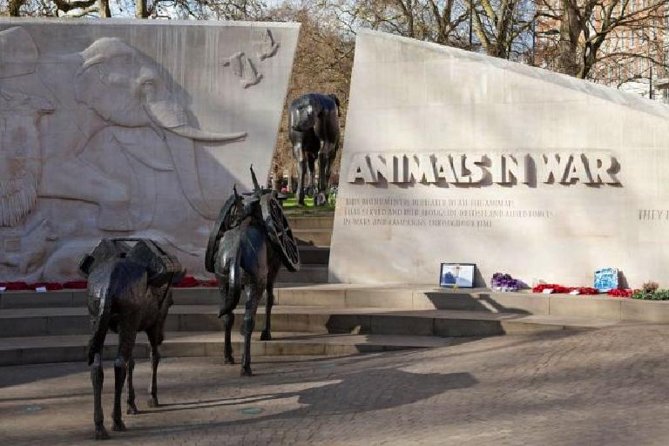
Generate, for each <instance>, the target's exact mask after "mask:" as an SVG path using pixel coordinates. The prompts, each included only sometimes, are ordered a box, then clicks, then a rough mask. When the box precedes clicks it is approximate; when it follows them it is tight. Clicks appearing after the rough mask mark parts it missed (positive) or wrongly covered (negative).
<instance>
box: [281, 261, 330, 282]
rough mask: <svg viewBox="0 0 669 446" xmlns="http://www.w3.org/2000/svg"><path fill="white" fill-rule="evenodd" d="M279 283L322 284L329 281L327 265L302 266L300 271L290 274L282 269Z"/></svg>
mask: <svg viewBox="0 0 669 446" xmlns="http://www.w3.org/2000/svg"><path fill="white" fill-rule="evenodd" d="M277 281H278V282H292V283H308V284H322V283H327V281H328V266H327V265H304V264H303V265H302V266H301V267H300V270H299V271H295V272H290V271H288V270H286V269H285V268H281V270H280V271H279V276H278V277H277Z"/></svg>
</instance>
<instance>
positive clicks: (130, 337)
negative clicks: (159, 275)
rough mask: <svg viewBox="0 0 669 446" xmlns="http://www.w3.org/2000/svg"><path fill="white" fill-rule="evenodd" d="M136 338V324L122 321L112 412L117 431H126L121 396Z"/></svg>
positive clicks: (115, 361) (115, 363)
mask: <svg viewBox="0 0 669 446" xmlns="http://www.w3.org/2000/svg"><path fill="white" fill-rule="evenodd" d="M136 336H137V330H136V329H135V324H134V323H132V322H131V321H127V320H126V321H121V324H120V327H119V348H118V354H117V356H116V359H115V360H114V411H113V412H112V419H113V421H114V425H113V426H112V429H113V430H115V431H124V430H126V428H125V424H123V417H122V416H121V395H122V393H123V385H124V384H125V377H126V374H127V370H128V361H129V360H130V358H132V349H133V348H134V347H135V338H136Z"/></svg>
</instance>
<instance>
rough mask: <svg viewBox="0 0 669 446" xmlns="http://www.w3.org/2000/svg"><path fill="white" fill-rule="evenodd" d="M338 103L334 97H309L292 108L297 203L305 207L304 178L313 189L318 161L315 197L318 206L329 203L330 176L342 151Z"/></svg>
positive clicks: (318, 95)
mask: <svg viewBox="0 0 669 446" xmlns="http://www.w3.org/2000/svg"><path fill="white" fill-rule="evenodd" d="M339 107H340V103H339V99H338V98H337V96H335V95H334V94H329V95H323V94H317V93H310V94H305V95H303V96H300V97H299V98H297V99H295V100H294V101H293V102H291V104H290V108H289V113H290V118H289V119H290V123H289V126H290V129H289V130H290V132H289V137H290V142H291V143H292V145H293V156H294V157H295V160H296V161H297V175H298V184H297V202H298V203H299V204H301V205H304V194H305V191H304V188H305V175H306V174H307V172H308V173H309V187H310V188H311V189H312V190H313V188H314V170H315V169H314V167H315V163H316V159H318V185H317V189H316V191H315V193H314V202H315V203H316V205H323V204H325V203H326V202H327V193H328V190H327V188H328V186H329V183H330V172H331V169H332V164H333V163H334V160H335V157H336V155H337V150H339V115H340V113H339Z"/></svg>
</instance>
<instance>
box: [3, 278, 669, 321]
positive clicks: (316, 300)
mask: <svg viewBox="0 0 669 446" xmlns="http://www.w3.org/2000/svg"><path fill="white" fill-rule="evenodd" d="M320 274H323V275H324V274H325V269H324V268H323V269H322V272H321V273H320ZM294 278H295V276H294V274H292V273H282V276H281V278H280V279H281V280H280V283H278V284H277V287H276V289H275V295H276V304H278V305H281V306H305V305H306V306H321V307H327V308H337V309H341V308H397V309H404V310H434V309H444V310H464V311H478V312H482V313H515V314H535V315H546V316H556V317H568V318H572V317H573V318H586V319H587V318H594V319H605V320H613V321H620V320H622V321H647V322H660V323H665V322H667V323H669V301H668V302H654V301H639V300H634V299H626V298H614V297H609V296H570V295H564V294H550V295H545V294H533V293H528V292H519V293H500V292H491V291H490V290H485V289H473V290H468V291H464V290H462V289H461V290H448V289H444V288H438V287H433V286H429V285H425V286H409V285H398V284H388V285H385V286H378V285H350V284H322V285H311V284H308V283H297V282H296V281H294V280H293V279H294ZM174 300H175V303H177V304H187V305H199V304H203V305H218V303H219V302H220V297H219V292H218V289H216V288H175V289H174ZM85 305H86V292H85V291H83V290H75V291H50V292H47V293H36V292H5V293H4V294H3V293H0V309H10V308H43V307H72V306H75V307H77V306H78V307H85Z"/></svg>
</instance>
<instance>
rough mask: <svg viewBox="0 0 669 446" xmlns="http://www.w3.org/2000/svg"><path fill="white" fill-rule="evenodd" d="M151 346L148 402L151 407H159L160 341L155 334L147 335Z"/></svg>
mask: <svg viewBox="0 0 669 446" xmlns="http://www.w3.org/2000/svg"><path fill="white" fill-rule="evenodd" d="M147 335H148V338H149V343H150V344H151V383H150V384H149V394H150V395H151V398H150V399H149V401H148V404H149V407H158V363H160V351H159V350H158V339H157V336H156V333H155V332H153V331H152V332H151V333H147Z"/></svg>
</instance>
